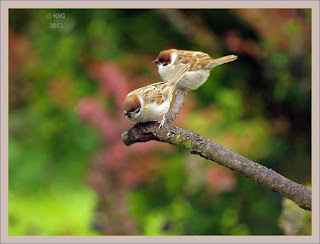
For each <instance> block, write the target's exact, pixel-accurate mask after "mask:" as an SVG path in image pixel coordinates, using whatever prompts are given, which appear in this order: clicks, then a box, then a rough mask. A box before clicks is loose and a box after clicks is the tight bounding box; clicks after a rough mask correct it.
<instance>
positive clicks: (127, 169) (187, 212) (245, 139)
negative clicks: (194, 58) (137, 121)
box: [8, 9, 311, 235]
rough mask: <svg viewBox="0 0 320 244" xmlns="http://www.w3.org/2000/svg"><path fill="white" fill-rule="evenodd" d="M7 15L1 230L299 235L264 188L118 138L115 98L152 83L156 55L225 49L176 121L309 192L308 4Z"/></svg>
mask: <svg viewBox="0 0 320 244" xmlns="http://www.w3.org/2000/svg"><path fill="white" fill-rule="evenodd" d="M54 13H65V18H60V19H55V18H53V14H54ZM48 14H49V15H48ZM50 14H51V15H50ZM50 16H51V17H52V18H50ZM9 17H10V19H9V21H10V22H9V23H10V30H9V31H10V33H9V67H10V70H9V71H10V79H9V106H10V108H9V110H10V112H9V220H8V221H9V235H194V234H197V235H201V234H205V235H283V234H310V219H309V222H308V221H307V222H308V223H309V224H305V223H304V224H303V225H302V226H300V225H299V223H300V222H301V219H298V217H301V216H302V218H305V217H306V216H309V215H308V214H309V213H308V212H306V211H302V212H300V214H298V215H297V214H296V213H295V215H292V214H291V215H290V214H288V211H289V212H290V210H288V204H289V205H290V203H285V202H283V199H282V197H281V196H280V195H278V194H276V193H274V192H271V191H270V190H268V189H267V188H266V187H263V186H261V185H259V184H257V183H256V182H253V181H251V180H249V179H247V178H246V177H244V176H242V175H238V174H235V173H233V172H232V171H230V170H228V169H226V168H222V167H220V166H218V165H217V164H215V163H213V162H210V161H206V160H205V159H202V158H200V157H199V156H195V155H191V154H190V153H188V152H187V151H185V150H181V149H178V148H175V147H173V146H171V145H166V144H163V143H160V142H148V143H144V144H135V145H132V146H130V147H126V146H125V145H124V144H123V143H122V141H121V138H120V135H121V133H122V132H123V131H125V130H127V129H129V128H130V127H131V125H132V124H130V123H129V122H128V121H126V120H125V118H124V117H123V116H122V103H123V100H124V98H125V96H126V94H127V93H128V92H129V91H130V90H132V89H135V88H137V87H140V86H143V85H147V84H150V83H152V82H156V81H160V78H159V75H158V73H157V68H156V66H155V65H154V64H153V63H152V61H153V60H154V59H155V58H156V56H157V55H158V53H159V52H160V51H161V50H163V49H168V48H178V49H187V50H199V51H204V52H207V53H209V54H210V55H211V56H212V57H213V58H218V57H220V56H224V55H228V54H236V55H238V57H239V58H238V60H237V61H235V62H232V63H229V64H226V65H223V66H219V67H217V68H215V69H214V70H213V71H212V72H211V76H210V77H209V79H208V81H207V82H206V83H205V84H204V85H203V86H202V87H200V88H199V89H198V90H197V91H192V92H189V93H188V95H187V97H186V99H185V104H184V106H183V109H182V111H181V113H180V114H179V116H178V118H177V119H176V121H175V122H174V124H175V125H178V126H180V127H182V128H185V129H189V130H193V131H196V132H197V133H199V134H201V135H204V136H206V137H208V138H210V139H212V140H214V141H215V142H217V143H219V144H221V145H223V146H225V147H227V148H229V149H232V150H234V151H236V152H238V153H240V154H242V155H244V156H246V157H248V158H250V159H251V160H254V161H257V162H259V163H261V164H263V165H265V166H267V167H268V168H272V169H273V170H275V171H277V172H279V173H280V174H282V175H284V176H286V177H288V178H289V179H291V180H293V181H296V182H298V183H301V184H310V181H311V10H310V9H233V10H226V9H221V10H218V9H216V10H210V9H197V10H193V9H184V10H177V9H162V10H156V9H154V10H148V9H135V10H127V9H122V10H116V9H115V10H99V9H95V10H80V9H72V10H70V9H57V10H54V9H50V10H48V9H46V10H31V9H29V10H23V9H11V10H10V12H9ZM50 23H62V25H61V24H59V27H62V28H50V27H54V25H52V24H50ZM290 207H291V208H294V207H295V206H294V205H292V204H291V205H290ZM285 210H286V211H287V212H285ZM298 211H301V210H299V209H298ZM290 216H291V219H290ZM295 217H296V218H295ZM309 217H310V216H309ZM309 217H308V218H309ZM292 218H293V219H292ZM306 218H307V217H306ZM288 219H289V221H288ZM299 221H300V222H299ZM307 222H306V223H307ZM297 226H298V227H299V228H296V227H297Z"/></svg>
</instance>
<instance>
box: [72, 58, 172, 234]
mask: <svg viewBox="0 0 320 244" xmlns="http://www.w3.org/2000/svg"><path fill="white" fill-rule="evenodd" d="M87 72H88V75H89V77H90V78H91V79H92V80H93V81H95V82H97V84H98V88H99V89H98V91H102V92H103V93H104V94H105V98H106V99H111V100H113V101H114V102H115V103H114V104H115V106H114V107H112V108H107V106H104V105H103V104H104V102H102V101H101V99H100V100H99V99H98V98H96V97H86V98H83V99H82V100H80V101H79V103H78V106H77V113H78V115H79V117H80V118H81V119H82V120H83V122H84V123H86V124H88V125H89V126H91V127H93V128H94V129H95V130H96V131H97V132H98V133H99V135H100V136H101V140H102V142H103V148H101V149H100V150H99V151H98V152H97V153H96V155H95V156H94V157H93V158H92V160H91V163H90V166H89V173H88V181H89V184H90V185H91V186H92V187H93V188H94V189H95V191H96V192H97V194H98V198H99V199H100V207H99V211H98V210H97V211H98V212H99V213H101V211H103V212H104V214H105V215H106V216H107V217H106V218H104V219H101V218H96V219H95V226H96V228H97V229H99V230H100V231H102V232H104V233H105V234H135V233H136V227H135V224H134V220H133V219H132V218H131V217H130V214H129V212H128V209H127V207H128V206H127V205H126V202H125V198H124V197H123V195H126V194H125V193H127V192H129V191H130V189H132V188H133V187H136V186H139V185H140V184H142V183H145V182H147V181H148V180H149V179H151V178H152V177H153V175H154V173H155V172H156V169H157V168H158V165H159V164H160V160H159V159H158V158H157V157H156V156H155V151H156V150H157V148H161V150H163V152H171V151H172V150H173V149H172V147H170V146H168V145H166V144H160V143H155V142H149V143H138V144H135V145H132V146H130V147H127V146H125V145H124V144H123V142H122V140H121V134H122V133H123V132H124V131H125V130H128V129H129V128H130V127H131V126H132V125H133V124H132V123H129V122H128V121H127V120H126V119H125V118H124V117H123V115H122V104H123V101H124V98H125V97H126V95H127V94H128V93H129V91H130V82H129V79H128V78H127V77H126V75H125V74H124V72H123V71H122V70H121V69H120V68H119V67H118V65H116V64H115V63H112V62H108V61H100V62H93V63H90V64H88V65H87ZM114 111H116V113H114ZM102 206H103V207H102ZM120 206H121V209H122V210H121V211H120V212H119V211H118V210H119V208H120ZM110 219H112V221H111V220H110ZM97 221H98V222H97ZM125 223H127V224H125Z"/></svg>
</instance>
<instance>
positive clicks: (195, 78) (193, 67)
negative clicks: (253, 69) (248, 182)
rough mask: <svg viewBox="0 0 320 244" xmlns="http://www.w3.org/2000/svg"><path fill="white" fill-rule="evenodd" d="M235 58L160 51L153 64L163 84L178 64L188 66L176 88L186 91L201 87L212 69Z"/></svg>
mask: <svg viewBox="0 0 320 244" xmlns="http://www.w3.org/2000/svg"><path fill="white" fill-rule="evenodd" d="M237 58H238V57H237V56H236V55H228V56H224V57H221V58H217V59H212V58H211V57H210V56H209V55H208V54H206V53H203V52H199V51H187V50H177V49H169V50H163V51H161V52H160V53H159V55H158V57H157V59H156V60H155V61H153V62H154V63H156V64H157V65H158V72H159V74H160V77H161V79H162V80H163V81H165V82H166V81H168V77H169V76H170V74H171V73H172V72H173V71H174V70H175V69H176V67H177V65H178V64H189V65H190V69H189V70H187V71H185V75H184V76H183V77H182V79H180V81H179V82H178V84H177V86H176V88H177V89H183V90H185V91H186V90H196V89H198V88H199V87H200V86H201V85H203V83H205V82H206V80H207V79H208V77H209V75H210V71H211V70H212V69H213V68H214V67H216V66H218V65H221V64H225V63H229V62H232V61H234V60H236V59H237Z"/></svg>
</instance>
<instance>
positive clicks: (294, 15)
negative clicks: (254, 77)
mask: <svg viewBox="0 0 320 244" xmlns="http://www.w3.org/2000/svg"><path fill="white" fill-rule="evenodd" d="M232 12H233V13H234V14H235V15H237V16H238V17H239V18H240V19H242V20H244V21H245V22H247V23H248V24H249V25H250V26H251V27H252V28H253V30H254V31H255V34H256V35H257V36H258V37H259V38H261V39H262V40H264V41H265V43H268V46H266V45H264V46H263V49H265V50H268V51H269V52H275V51H278V52H288V53H290V54H291V55H296V54H299V53H305V52H307V51H309V49H310V45H309V43H310V40H311V28H310V26H311V25H310V23H309V21H310V20H308V17H307V12H306V10H303V9H273V10H270V9H235V10H232ZM225 38H226V43H227V45H228V48H230V49H231V50H234V51H235V52H236V51H237V50H239V53H243V52H245V53H248V54H251V55H253V56H255V57H259V56H261V55H265V53H262V52H261V49H262V46H261V47H258V46H257V45H258V43H255V42H254V41H252V40H246V39H244V38H242V37H241V36H240V34H239V33H236V32H235V31H234V30H233V31H231V32H229V33H226V36H225ZM259 45H260V44H259Z"/></svg>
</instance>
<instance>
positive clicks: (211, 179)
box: [207, 166, 237, 196]
mask: <svg viewBox="0 0 320 244" xmlns="http://www.w3.org/2000/svg"><path fill="white" fill-rule="evenodd" d="M236 183H237V178H236V176H235V174H234V173H233V172H232V171H230V170H228V169H225V168H222V167H218V166H213V167H211V168H209V169H208V171H207V189H208V192H209V193H210V194H211V195H213V196H217V195H219V194H220V193H223V192H228V191H231V190H233V189H234V187H235V186H236Z"/></svg>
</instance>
